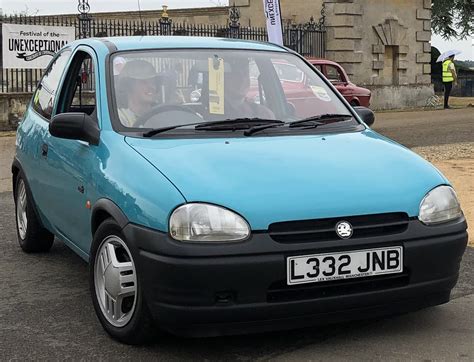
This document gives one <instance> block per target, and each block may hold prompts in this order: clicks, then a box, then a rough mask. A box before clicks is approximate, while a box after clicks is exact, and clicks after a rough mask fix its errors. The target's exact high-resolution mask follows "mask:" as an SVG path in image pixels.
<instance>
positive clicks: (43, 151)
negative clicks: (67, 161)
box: [41, 143, 48, 157]
mask: <svg viewBox="0 0 474 362" xmlns="http://www.w3.org/2000/svg"><path fill="white" fill-rule="evenodd" d="M47 155H48V145H47V144H46V143H43V144H42V145H41V156H44V157H46V156H47Z"/></svg>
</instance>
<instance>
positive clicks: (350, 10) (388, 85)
mask: <svg viewBox="0 0 474 362" xmlns="http://www.w3.org/2000/svg"><path fill="white" fill-rule="evenodd" d="M231 4H235V6H237V7H238V8H239V10H240V24H241V26H253V27H264V26H265V18H264V15H263V1H262V0H235V1H234V0H231ZM322 11H323V12H322ZM228 12H229V7H213V8H198V9H175V10H174V9H168V13H169V15H170V17H171V18H172V19H173V21H174V22H177V23H188V24H193V23H194V24H217V25H226V24H227V23H228V21H229V20H228V18H229V17H228ZM281 13H282V19H283V21H284V22H285V23H298V24H301V23H306V22H308V21H309V20H310V17H313V18H314V19H316V20H318V19H319V18H320V17H321V14H323V15H324V20H325V25H326V28H327V36H326V58H328V59H331V60H334V61H336V62H338V63H340V64H341V65H342V66H343V67H344V68H345V69H346V71H347V73H348V74H349V76H350V77H351V80H352V81H353V82H355V83H357V84H359V85H362V86H366V87H368V88H370V89H371V90H372V92H373V102H372V106H373V108H375V109H380V108H384V109H386V108H404V107H415V106H423V105H424V104H425V102H426V100H427V98H428V97H429V96H430V95H432V94H433V87H432V86H431V84H430V83H431V79H430V73H431V66H430V60H431V58H430V51H431V46H430V39H431V0H311V1H307V0H281ZM161 15H162V11H161V10H157V11H143V12H142V13H141V16H142V19H143V20H144V21H147V20H156V19H157V18H159V17H161ZM94 17H96V18H103V19H138V18H139V14H138V12H123V13H122V12H116V13H97V14H94Z"/></svg>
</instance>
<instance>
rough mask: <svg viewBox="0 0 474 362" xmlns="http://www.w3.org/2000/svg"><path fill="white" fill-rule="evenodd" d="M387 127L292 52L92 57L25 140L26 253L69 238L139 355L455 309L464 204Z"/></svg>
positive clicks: (60, 72) (120, 46) (66, 65)
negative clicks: (155, 343)
mask: <svg viewBox="0 0 474 362" xmlns="http://www.w3.org/2000/svg"><path fill="white" fill-rule="evenodd" d="M292 82H293V83H292ZM296 83H298V84H297V86H296ZM302 84H304V89H302V86H301V85H302ZM373 120H374V119H373V113H372V112H370V111H369V110H367V109H363V108H358V109H355V108H352V107H351V106H349V104H348V103H347V102H346V101H345V100H344V99H343V97H342V96H341V95H340V94H339V93H337V91H336V90H335V88H334V87H333V86H332V85H331V84H330V83H329V82H328V81H327V80H326V79H325V78H324V77H323V76H322V74H321V73H320V72H319V71H317V70H316V69H314V68H313V67H312V66H311V65H310V64H309V63H307V62H306V61H305V60H304V59H303V58H302V57H301V56H299V55H297V54H296V53H293V52H291V51H289V50H287V49H285V48H282V47H278V46H276V45H272V44H267V43H258V42H249V41H240V40H229V39H215V38H214V39H208V38H189V37H123V38H104V39H88V40H79V41H76V42H74V43H72V44H70V45H68V46H67V47H65V48H64V49H62V50H61V51H60V52H59V53H58V54H57V55H56V56H55V57H54V59H53V60H52V61H51V63H50V65H49V67H48V69H47V71H46V73H45V75H44V77H43V79H42V80H41V83H40V84H39V85H38V88H37V90H36V92H35V93H34V95H33V99H32V101H31V103H30V105H29V107H28V109H27V112H26V114H25V117H24V119H23V121H22V122H21V124H20V125H19V128H18V133H17V142H16V146H17V147H16V155H15V159H14V162H13V165H12V172H13V185H14V198H15V205H16V222H17V230H18V240H19V243H20V246H21V247H22V249H23V250H24V251H25V252H45V251H48V250H49V249H50V248H51V246H52V244H53V239H54V237H55V236H56V237H57V238H58V239H60V240H62V241H63V242H64V243H66V244H67V245H68V246H69V247H70V248H71V249H72V250H74V251H75V252H76V253H77V254H78V255H79V256H81V257H82V258H83V259H84V260H86V261H88V262H89V264H90V287H91V296H92V302H93V304H94V308H95V311H96V313H97V316H98V319H99V320H100V322H101V324H102V325H103V327H104V329H105V330H106V331H107V332H108V333H109V334H110V335H111V336H112V337H114V338H116V339H117V340H120V341H122V342H125V343H131V344H137V343H142V342H144V341H146V340H147V339H149V338H150V336H152V335H153V331H155V329H156V330H165V331H169V332H172V333H175V334H182V335H193V336H194V335H220V334H230V333H247V332H255V331H266V330H274V329H289V328H296V327H302V326H308V325H314V324H321V323H334V322H340V321H346V320H350V319H362V318H368V317H374V316H380V315H386V314H390V313H402V312H406V311H411V310H416V309H420V308H423V307H427V306H433V305H437V304H441V303H445V302H447V301H448V300H449V298H450V291H451V289H452V288H453V287H454V285H455V284H456V281H457V278H458V271H459V265H460V262H461V258H462V255H463V252H464V250H465V247H466V244H467V232H466V228H467V225H466V220H465V218H464V216H463V213H462V211H461V208H460V205H459V202H458V200H457V198H456V194H455V192H454V190H453V189H452V187H451V186H450V185H449V182H448V180H447V179H446V178H445V177H444V176H443V175H442V174H441V173H440V172H439V171H438V170H437V169H436V168H434V167H433V166H432V165H431V164H429V163H428V162H426V161H425V160H423V159H422V158H421V157H419V156H417V155H416V154H414V153H413V152H411V151H409V150H408V149H406V148H404V147H402V146H400V145H398V144H397V143H395V142H393V141H391V140H389V139H387V138H385V137H383V136H381V135H379V134H377V133H376V132H374V131H372V130H371V129H370V128H369V127H368V124H369V125H370V124H371V123H372V122H373Z"/></svg>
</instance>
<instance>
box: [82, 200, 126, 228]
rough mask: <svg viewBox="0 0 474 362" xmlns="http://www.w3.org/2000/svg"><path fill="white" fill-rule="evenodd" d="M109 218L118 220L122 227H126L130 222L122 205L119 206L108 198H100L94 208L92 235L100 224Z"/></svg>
mask: <svg viewBox="0 0 474 362" xmlns="http://www.w3.org/2000/svg"><path fill="white" fill-rule="evenodd" d="M108 218H112V219H114V220H115V221H116V222H117V224H118V225H119V226H120V228H124V227H125V225H127V224H128V219H127V217H126V216H125V214H124V213H123V211H122V210H121V209H120V207H118V206H117V204H116V203H114V202H113V201H112V200H110V199H106V198H103V199H99V200H98V201H97V202H96V203H94V206H93V208H92V215H91V232H92V235H94V234H95V232H96V231H97V228H98V227H99V226H100V224H101V223H102V222H104V221H105V220H107V219H108Z"/></svg>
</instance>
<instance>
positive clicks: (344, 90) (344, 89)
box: [324, 64, 352, 102]
mask: <svg viewBox="0 0 474 362" xmlns="http://www.w3.org/2000/svg"><path fill="white" fill-rule="evenodd" d="M324 66H325V75H326V78H327V79H328V80H329V81H330V82H331V83H332V84H333V85H334V86H335V87H336V89H337V90H338V91H339V93H341V94H342V96H343V97H344V98H346V99H347V101H348V102H350V101H351V99H352V89H351V87H349V86H348V82H347V80H346V79H345V77H344V74H343V73H342V71H341V69H339V68H338V67H336V66H335V65H332V64H325V65H324Z"/></svg>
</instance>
